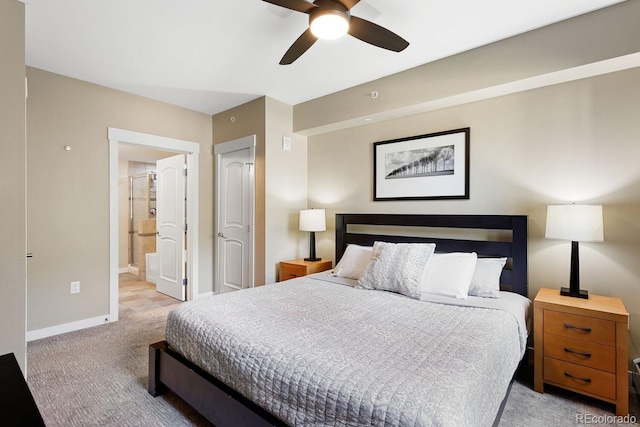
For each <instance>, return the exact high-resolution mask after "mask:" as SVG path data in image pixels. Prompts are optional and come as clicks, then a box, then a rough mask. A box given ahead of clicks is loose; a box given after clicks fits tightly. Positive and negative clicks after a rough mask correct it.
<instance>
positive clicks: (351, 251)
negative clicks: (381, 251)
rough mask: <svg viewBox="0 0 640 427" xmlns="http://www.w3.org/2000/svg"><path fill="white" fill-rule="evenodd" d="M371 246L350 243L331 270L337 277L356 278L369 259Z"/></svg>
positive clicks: (360, 274)
mask: <svg viewBox="0 0 640 427" xmlns="http://www.w3.org/2000/svg"><path fill="white" fill-rule="evenodd" d="M372 251H373V247H371V246H360V245H353V244H350V245H349V246H347V249H346V250H345V251H344V253H343V254H342V258H340V261H339V262H338V265H336V268H335V269H334V270H333V274H334V275H336V276H338V277H346V278H348V279H354V280H358V279H359V278H360V277H361V276H362V273H363V272H364V269H365V268H367V264H369V261H370V260H371V252H372Z"/></svg>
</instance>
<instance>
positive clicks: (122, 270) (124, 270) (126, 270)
mask: <svg viewBox="0 0 640 427" xmlns="http://www.w3.org/2000/svg"><path fill="white" fill-rule="evenodd" d="M128 272H129V267H122V268H119V269H118V274H122V273H128Z"/></svg>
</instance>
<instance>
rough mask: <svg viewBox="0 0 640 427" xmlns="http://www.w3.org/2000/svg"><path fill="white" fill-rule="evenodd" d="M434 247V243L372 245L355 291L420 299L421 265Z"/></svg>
mask: <svg viewBox="0 0 640 427" xmlns="http://www.w3.org/2000/svg"><path fill="white" fill-rule="evenodd" d="M435 248H436V245H435V244H433V243H385V242H375V243H374V244H373V252H372V254H371V261H369V264H368V265H367V268H366V269H365V270H364V273H363V274H362V277H360V279H358V283H357V284H356V288H360V289H378V290H382V291H391V292H397V293H399V294H402V295H406V296H408V297H410V298H415V299H420V297H421V295H422V290H421V284H420V283H421V279H422V274H423V272H424V266H425V264H426V263H427V261H428V260H429V257H430V256H431V255H432V254H433V251H434V250H435Z"/></svg>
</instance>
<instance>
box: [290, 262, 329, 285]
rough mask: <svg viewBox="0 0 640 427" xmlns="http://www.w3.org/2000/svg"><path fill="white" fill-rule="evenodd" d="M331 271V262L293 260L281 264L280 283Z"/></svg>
mask: <svg viewBox="0 0 640 427" xmlns="http://www.w3.org/2000/svg"><path fill="white" fill-rule="evenodd" d="M330 269H331V260H330V259H326V260H325V259H323V260H320V261H305V260H304V258H298V259H292V260H289V261H281V262H280V274H279V275H278V281H279V282H282V281H283V280H289V279H294V278H296V277H302V276H306V275H307V274H312V273H320V272H321V271H325V270H330Z"/></svg>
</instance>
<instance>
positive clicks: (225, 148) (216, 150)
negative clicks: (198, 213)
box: [213, 135, 256, 293]
mask: <svg viewBox="0 0 640 427" xmlns="http://www.w3.org/2000/svg"><path fill="white" fill-rule="evenodd" d="M255 147H256V136H255V135H249V136H245V137H242V138H238V139H234V140H232V141H228V142H223V143H220V144H215V145H214V146H213V154H214V155H215V158H216V195H215V206H216V208H215V215H216V221H215V230H214V236H215V239H216V252H215V262H214V264H215V279H214V288H213V291H214V293H220V286H221V284H220V258H219V255H220V244H221V239H220V237H218V232H220V230H221V224H220V172H221V170H220V156H221V155H222V154H226V153H232V152H234V151H238V150H244V149H246V148H248V149H249V161H250V162H251V163H252V164H253V165H252V167H251V169H250V170H249V203H250V204H251V208H250V210H249V223H250V224H251V230H250V233H249V287H251V288H253V286H254V278H255V272H254V269H255V251H254V247H255V229H256V224H255V218H256V215H255V207H256V198H255V180H256V174H255V169H256V168H255V163H256V148H255Z"/></svg>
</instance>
